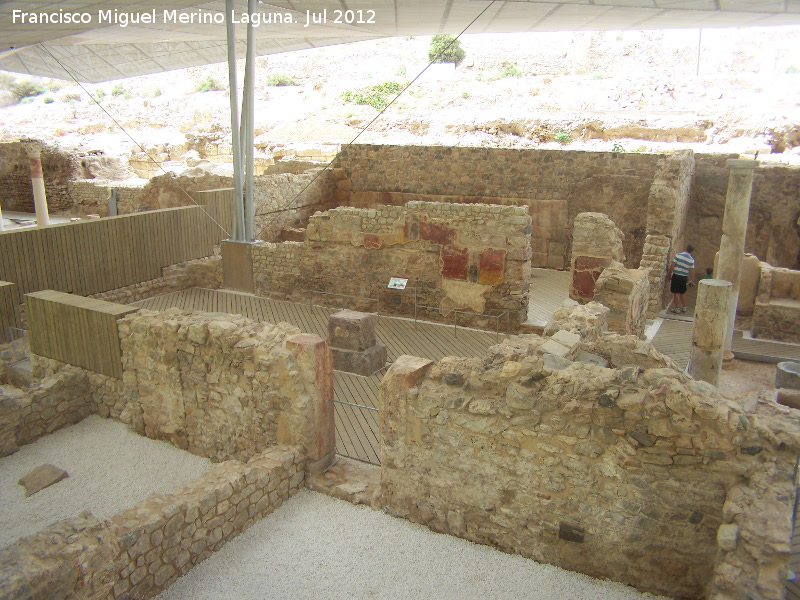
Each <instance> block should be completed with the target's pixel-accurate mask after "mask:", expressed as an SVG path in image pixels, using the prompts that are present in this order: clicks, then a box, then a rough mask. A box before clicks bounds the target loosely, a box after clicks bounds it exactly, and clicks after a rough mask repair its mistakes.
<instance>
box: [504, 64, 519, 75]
mask: <svg viewBox="0 0 800 600" xmlns="http://www.w3.org/2000/svg"><path fill="white" fill-rule="evenodd" d="M500 77H522V71H520V70H519V69H518V68H517V66H516V65H515V64H514V63H506V64H504V65H503V70H502V71H500Z"/></svg>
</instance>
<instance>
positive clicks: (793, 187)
mask: <svg viewBox="0 0 800 600" xmlns="http://www.w3.org/2000/svg"><path fill="white" fill-rule="evenodd" d="M729 158H738V155H736V154H698V155H695V159H696V163H697V166H696V169H695V177H694V183H693V186H692V194H691V200H690V204H689V212H688V218H687V221H686V235H685V237H686V242H687V243H689V244H692V245H693V246H694V247H695V252H694V256H695V261H696V263H697V268H698V269H699V271H700V272H703V271H705V268H706V267H710V266H712V265H713V264H714V254H715V253H716V252H717V250H719V244H720V240H721V239H722V217H723V215H724V214H725V196H726V194H727V190H728V169H726V168H725V161H726V160H727V159H729ZM797 198H800V169H798V168H797V167H785V166H772V165H765V164H762V165H761V166H760V167H758V168H757V169H756V170H755V172H754V174H753V193H752V196H751V200H750V217H749V222H748V225H747V238H746V240H745V251H746V252H749V253H751V254H755V255H756V256H758V257H759V258H760V259H761V260H763V261H766V262H768V263H770V264H771V265H774V266H776V267H785V268H788V269H800V225H798V218H800V204H798V201H797Z"/></svg>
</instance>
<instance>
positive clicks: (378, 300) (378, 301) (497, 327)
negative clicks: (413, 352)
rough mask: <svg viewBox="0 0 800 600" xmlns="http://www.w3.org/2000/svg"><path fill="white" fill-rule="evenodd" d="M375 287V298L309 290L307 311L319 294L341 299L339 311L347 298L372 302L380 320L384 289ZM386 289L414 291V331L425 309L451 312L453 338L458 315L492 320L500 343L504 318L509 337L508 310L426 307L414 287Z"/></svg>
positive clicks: (456, 327)
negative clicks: (419, 315)
mask: <svg viewBox="0 0 800 600" xmlns="http://www.w3.org/2000/svg"><path fill="white" fill-rule="evenodd" d="M376 285H377V286H379V287H378V290H377V292H378V293H377V294H376V296H377V297H376V298H369V297H366V296H353V295H350V294H339V293H336V292H328V291H325V290H320V289H313V290H310V291H309V292H308V307H309V309H311V308H312V307H313V297H314V294H320V295H322V296H326V297H331V296H333V297H339V298H341V299H342V302H341V306H340V308H341V310H344V309H345V308H346V306H345V302H346V299H347V298H350V299H353V300H364V301H367V302H374V303H375V304H376V309H375V312H374V313H372V314H374V315H375V316H376V317H377V318H378V319H380V318H381V296H380V292H381V290H382V289H384V288H383V287H382V286H381V284H376ZM386 289H390V290H391V291H393V292H401V291H405V290H414V329H416V327H417V323H418V322H419V317H418V313H419V309H425V310H432V311H436V312H439V313H441V312H452V313H453V335H454V336H455V337H458V315H471V316H473V317H477V318H481V319H494V321H495V327H494V330H495V337H496V339H497V341H498V342H499V341H500V320H501V319H502V318H503V317H505V319H506V331H505V334H506V335H511V311H510V310H504V311H503V312H501V313H500V314H499V315H490V314H487V313H476V312H473V311H468V310H456V309H454V308H442V307H439V306H427V305H425V304H418V303H417V288H416V287H407V288H405V290H397V289H392V288H386ZM326 308H331V307H330V306H329V305H326ZM383 314H384V316H394V315H390V314H389V313H388V312H385V313H383ZM436 324H437V325H441V324H442V323H436ZM461 328H462V329H466V327H464V326H463V325H462V326H461Z"/></svg>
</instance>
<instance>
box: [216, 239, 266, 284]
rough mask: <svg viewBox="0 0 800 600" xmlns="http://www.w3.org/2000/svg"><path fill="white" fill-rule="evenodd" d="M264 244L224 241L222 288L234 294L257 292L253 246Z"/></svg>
mask: <svg viewBox="0 0 800 600" xmlns="http://www.w3.org/2000/svg"><path fill="white" fill-rule="evenodd" d="M261 243H262V242H260V241H256V242H236V241H234V240H222V243H221V244H220V246H221V248H222V287H223V288H224V289H226V290H232V291H234V292H247V293H248V294H254V293H255V291H256V284H255V278H254V277H253V246H254V245H255V244H261Z"/></svg>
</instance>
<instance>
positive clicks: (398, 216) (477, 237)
mask: <svg viewBox="0 0 800 600" xmlns="http://www.w3.org/2000/svg"><path fill="white" fill-rule="evenodd" d="M530 232H531V219H530V217H529V216H528V214H527V207H513V206H494V205H480V204H447V203H432V202H409V203H408V204H406V205H405V206H386V205H380V206H376V207H375V208H372V209H355V208H337V209H334V210H330V211H326V212H324V213H318V214H315V215H314V216H313V217H312V218H311V219H310V220H309V224H308V230H307V239H306V241H305V242H302V243H300V242H285V243H282V244H258V245H255V246H254V247H253V265H254V266H253V270H254V279H255V282H256V292H257V293H258V294H262V295H266V296H272V297H278V298H287V297H288V298H294V299H296V300H299V301H308V298H309V293H310V292H312V291H314V290H323V291H326V292H331V293H336V294H348V295H350V296H358V297H363V298H372V299H375V301H373V302H370V301H357V300H352V299H347V302H348V307H350V308H355V309H359V310H368V311H371V312H372V311H375V310H376V309H377V299H378V298H379V297H380V302H381V311H382V312H384V313H386V312H389V313H390V314H402V315H409V316H410V315H413V314H414V291H413V289H411V288H414V287H415V288H416V297H417V303H418V305H419V307H420V308H419V309H418V311H417V314H418V316H420V317H421V318H426V319H431V320H446V321H447V322H450V323H452V321H453V315H452V313H448V312H446V311H450V310H452V309H456V310H462V311H468V312H473V313H478V314H484V313H488V314H491V315H500V314H503V313H504V312H505V311H510V313H511V316H510V320H511V324H512V327H515V326H516V325H517V324H518V323H521V322H523V321H524V320H525V318H526V315H527V306H528V290H529V286H530V256H531V245H530ZM391 277H402V278H406V279H408V288H407V289H406V290H404V291H402V292H394V291H393V290H388V289H387V287H386V286H387V284H388V283H389V279H390V278H391ZM320 299H321V298H319V297H318V298H317V300H320ZM334 301H335V302H338V301H339V299H335V300H334ZM359 303H360V305H359ZM422 306H428V307H433V309H432V310H429V309H424V308H421V307H422ZM459 318H461V319H462V320H461V321H460V323H461V324H468V323H470V322H472V321H471V320H470V317H469V316H468V315H461V316H460V317H459ZM504 319H505V317H504ZM473 321H474V319H473ZM483 321H485V323H484V324H485V325H486V326H490V327H491V328H492V329H494V327H495V322H494V321H493V320H487V319H483ZM503 325H505V323H503Z"/></svg>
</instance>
